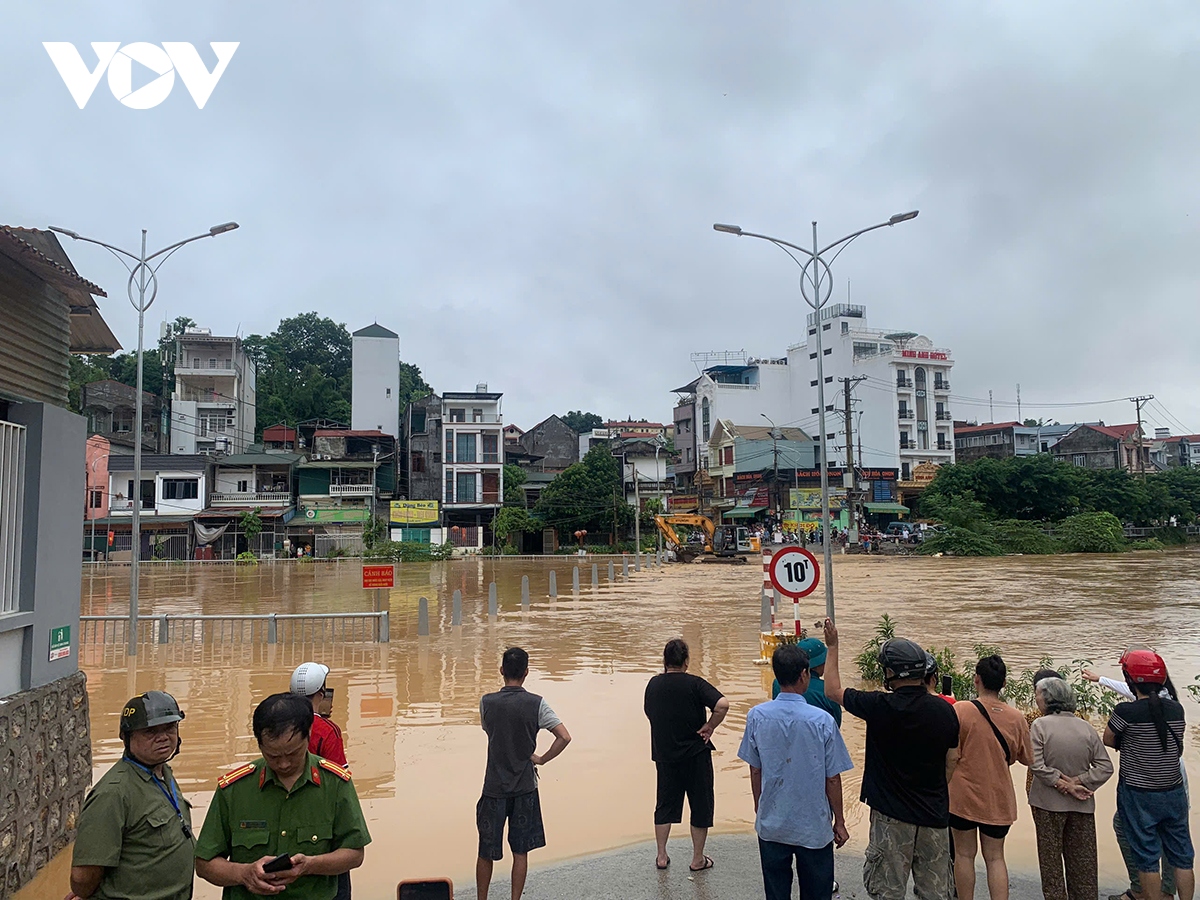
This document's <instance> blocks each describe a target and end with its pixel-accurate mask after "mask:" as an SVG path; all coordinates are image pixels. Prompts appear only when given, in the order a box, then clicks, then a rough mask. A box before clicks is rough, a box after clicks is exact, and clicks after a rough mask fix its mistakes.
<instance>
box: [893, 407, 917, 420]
mask: <svg viewBox="0 0 1200 900" xmlns="http://www.w3.org/2000/svg"><path fill="white" fill-rule="evenodd" d="M912 417H913V411H912V410H911V409H899V410H896V418H897V419H911V418H912Z"/></svg>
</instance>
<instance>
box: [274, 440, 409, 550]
mask: <svg viewBox="0 0 1200 900" xmlns="http://www.w3.org/2000/svg"><path fill="white" fill-rule="evenodd" d="M299 430H300V432H301V433H304V431H305V426H304V425H303V424H302V425H301V427H300V429H299ZM310 433H311V435H312V437H311V440H310V441H309V446H310V448H311V449H310V450H308V451H306V453H305V456H304V458H303V459H302V460H301V461H299V462H297V463H296V471H297V474H298V480H299V488H298V500H299V505H300V508H301V510H302V515H301V514H297V516H296V517H295V519H293V520H292V523H291V525H290V526H289V537H290V539H291V541H292V543H293V544H297V543H299V544H301V545H303V544H304V543H308V544H309V545H310V549H311V550H312V552H313V553H314V554H315V555H317V556H327V555H329V554H330V553H333V552H342V551H344V552H347V553H351V554H354V553H357V552H361V550H362V537H363V527H364V526H365V525H366V524H367V523H368V522H370V521H371V518H372V516H378V515H382V514H381V513H380V510H381V509H383V510H386V509H387V508H388V505H389V503H390V501H391V500H392V498H393V497H394V496H395V493H396V439H395V438H394V437H392V436H391V435H388V434H384V433H383V432H380V431H353V430H351V429H346V428H315V429H313V430H312V431H311V432H310Z"/></svg>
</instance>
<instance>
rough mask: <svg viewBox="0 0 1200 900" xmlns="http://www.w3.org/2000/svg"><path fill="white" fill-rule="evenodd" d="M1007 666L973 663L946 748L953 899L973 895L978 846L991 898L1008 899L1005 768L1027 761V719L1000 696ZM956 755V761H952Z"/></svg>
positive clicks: (1011, 805)
mask: <svg viewBox="0 0 1200 900" xmlns="http://www.w3.org/2000/svg"><path fill="white" fill-rule="evenodd" d="M1007 677H1008V669H1007V667H1006V666H1005V665H1004V660H1003V659H1001V658H1000V657H999V656H996V655H994V654H993V655H991V656H985V657H983V658H982V659H980V660H979V662H977V663H976V664H975V679H974V680H975V694H976V698H977V699H975V700H972V701H971V702H969V703H967V702H963V703H957V704H955V706H954V712H955V714H956V715H957V716H958V728H959V730H958V748H957V750H951V751H950V758H951V761H952V764H953V765H954V774H953V776H951V778H950V833H951V835H952V836H953V838H954V885H955V888H956V890H957V891H958V900H970V898H972V897H974V896H975V854H976V852H977V851H979V850H982V853H983V864H984V866H985V868H986V869H987V884H988V894H989V896H990V897H991V900H1008V866H1007V865H1006V864H1005V862H1004V839H1005V838H1006V837H1007V836H1008V831H1009V829H1010V828H1011V827H1012V824H1013V822H1015V821H1017V795H1016V792H1015V791H1014V790H1013V783H1012V775H1011V774H1010V773H1009V771H1008V770H1009V767H1010V766H1012V764H1013V763H1018V762H1019V763H1021V764H1022V765H1024V766H1028V765H1031V764H1032V763H1033V748H1032V746H1031V745H1030V741H1029V724H1028V723H1027V722H1026V721H1025V717H1024V715H1022V714H1021V713H1020V712H1019V711H1018V710H1016V709H1014V708H1013V707H1011V706H1009V705H1008V704H1007V703H1005V702H1004V701H1003V700H1001V699H1000V692H1001V691H1002V690H1004V683H1005V680H1006V679H1007ZM955 759H957V763H956V764H955V763H953V760H955Z"/></svg>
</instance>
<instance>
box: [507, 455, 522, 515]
mask: <svg viewBox="0 0 1200 900" xmlns="http://www.w3.org/2000/svg"><path fill="white" fill-rule="evenodd" d="M524 485H525V470H524V469H522V468H521V467H520V466H514V465H513V464H512V463H505V464H504V505H505V506H521V507H523V506H525V490H524Z"/></svg>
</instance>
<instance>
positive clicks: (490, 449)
mask: <svg viewBox="0 0 1200 900" xmlns="http://www.w3.org/2000/svg"><path fill="white" fill-rule="evenodd" d="M499 445H500V440H499V436H498V435H495V434H485V435H483V461H484V462H485V463H498V462H500V446H499Z"/></svg>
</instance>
